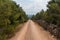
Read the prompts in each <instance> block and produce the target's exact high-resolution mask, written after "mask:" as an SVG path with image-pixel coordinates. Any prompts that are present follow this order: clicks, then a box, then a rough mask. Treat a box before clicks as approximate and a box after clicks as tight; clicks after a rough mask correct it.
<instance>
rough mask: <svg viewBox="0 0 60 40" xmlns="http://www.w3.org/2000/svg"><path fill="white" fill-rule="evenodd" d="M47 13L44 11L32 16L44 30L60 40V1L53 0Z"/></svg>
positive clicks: (49, 3)
mask: <svg viewBox="0 0 60 40" xmlns="http://www.w3.org/2000/svg"><path fill="white" fill-rule="evenodd" d="M47 7H48V9H47V10H46V11H44V10H42V11H40V12H38V13H37V14H36V15H33V16H32V18H31V19H32V20H35V21H36V22H38V23H39V24H40V25H42V26H43V28H44V29H45V30H47V31H49V32H50V33H51V34H53V35H54V36H55V37H56V38H57V40H60V0H51V1H49V2H48V5H47Z"/></svg>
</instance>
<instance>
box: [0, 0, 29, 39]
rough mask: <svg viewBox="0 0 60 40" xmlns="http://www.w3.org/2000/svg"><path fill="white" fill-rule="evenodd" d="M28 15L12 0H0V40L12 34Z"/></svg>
mask: <svg viewBox="0 0 60 40" xmlns="http://www.w3.org/2000/svg"><path fill="white" fill-rule="evenodd" d="M27 20H28V17H27V15H26V13H25V12H24V10H23V9H22V7H20V6H19V5H18V4H16V3H15V2H14V1H12V0H0V40H8V38H10V37H11V36H13V35H14V31H15V28H16V26H17V25H18V24H20V23H24V22H26V21H27Z"/></svg>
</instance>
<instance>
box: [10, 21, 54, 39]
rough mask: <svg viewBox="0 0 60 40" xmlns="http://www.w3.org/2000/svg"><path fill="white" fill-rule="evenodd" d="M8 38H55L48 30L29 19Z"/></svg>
mask: <svg viewBox="0 0 60 40" xmlns="http://www.w3.org/2000/svg"><path fill="white" fill-rule="evenodd" d="M10 40H55V39H54V38H53V37H52V36H51V35H50V33H49V32H47V31H45V30H44V29H43V28H42V27H40V26H39V25H38V24H36V23H35V22H33V21H32V20H29V21H28V22H27V23H26V24H24V26H23V28H22V29H21V30H20V31H19V32H17V33H16V35H15V36H14V37H12V38H11V39H10Z"/></svg>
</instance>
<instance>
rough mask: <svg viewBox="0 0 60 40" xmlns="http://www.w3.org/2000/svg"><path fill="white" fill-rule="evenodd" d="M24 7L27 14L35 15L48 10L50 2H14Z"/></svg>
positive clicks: (46, 0)
mask: <svg viewBox="0 0 60 40" xmlns="http://www.w3.org/2000/svg"><path fill="white" fill-rule="evenodd" d="M14 1H16V2H17V3H18V4H20V6H22V7H23V9H24V11H26V13H27V14H35V13H37V12H39V11H41V10H42V9H44V10H46V9H47V7H46V5H47V2H48V1H49V0H14Z"/></svg>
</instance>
